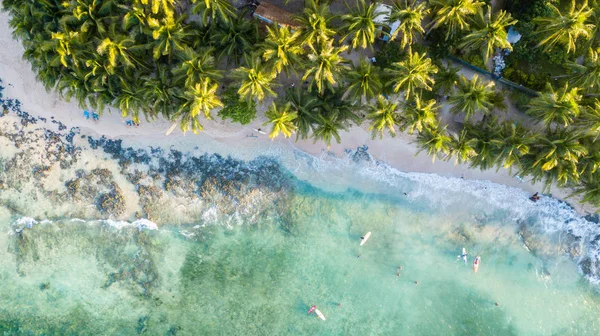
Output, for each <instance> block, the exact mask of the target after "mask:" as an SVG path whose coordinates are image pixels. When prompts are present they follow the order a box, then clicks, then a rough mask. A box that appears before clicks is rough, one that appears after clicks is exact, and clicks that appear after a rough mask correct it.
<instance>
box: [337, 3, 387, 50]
mask: <svg viewBox="0 0 600 336" xmlns="http://www.w3.org/2000/svg"><path fill="white" fill-rule="evenodd" d="M378 5H379V4H378V3H377V2H372V3H371V4H370V5H368V6H367V4H366V3H365V0H357V2H356V8H355V9H350V13H348V14H345V15H342V21H344V25H343V26H342V28H341V30H342V31H345V32H346V35H344V36H343V37H342V40H345V39H346V38H348V37H349V36H352V39H351V44H352V49H358V47H361V48H363V49H366V48H367V47H371V45H372V44H373V43H374V42H375V31H376V30H377V28H376V27H375V20H376V19H377V18H378V17H379V16H381V15H382V13H381V12H378V11H377V6H378Z"/></svg>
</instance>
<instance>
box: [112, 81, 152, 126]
mask: <svg viewBox="0 0 600 336" xmlns="http://www.w3.org/2000/svg"><path fill="white" fill-rule="evenodd" d="M115 105H117V106H118V107H119V109H120V110H121V115H122V116H123V117H126V116H128V115H131V117H132V119H133V121H134V122H135V123H136V124H137V123H139V122H140V116H139V114H140V112H142V113H144V115H145V116H146V118H148V117H152V115H151V114H150V113H149V111H148V109H147V106H148V103H147V102H146V101H145V100H144V88H143V87H141V86H139V85H137V83H134V84H132V85H129V84H127V83H126V82H123V87H122V90H121V92H120V94H119V95H118V96H117V98H116V99H115Z"/></svg>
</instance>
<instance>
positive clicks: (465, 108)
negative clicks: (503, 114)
mask: <svg viewBox="0 0 600 336" xmlns="http://www.w3.org/2000/svg"><path fill="white" fill-rule="evenodd" d="M457 84H458V85H457V87H456V88H457V90H456V92H455V93H454V94H453V95H451V96H450V101H449V102H450V104H452V107H451V108H450V112H452V113H454V114H457V113H461V112H462V113H464V114H465V121H467V120H469V119H470V118H471V117H472V116H473V115H474V114H475V113H483V114H484V115H486V114H488V113H490V112H491V111H492V109H493V108H494V96H496V91H495V90H494V83H493V82H487V83H484V82H483V81H481V80H480V79H479V76H477V75H475V76H473V79H472V80H468V79H466V78H465V76H461V77H460V79H459V81H458V83H457Z"/></svg>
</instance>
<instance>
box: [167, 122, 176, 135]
mask: <svg viewBox="0 0 600 336" xmlns="http://www.w3.org/2000/svg"><path fill="white" fill-rule="evenodd" d="M175 127H177V123H174V124H173V125H171V127H170V128H169V129H168V130H167V132H166V133H165V135H169V134H171V132H173V131H174V130H175Z"/></svg>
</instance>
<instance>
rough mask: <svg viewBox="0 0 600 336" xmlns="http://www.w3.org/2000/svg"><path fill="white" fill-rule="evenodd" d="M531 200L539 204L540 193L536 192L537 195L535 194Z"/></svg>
mask: <svg viewBox="0 0 600 336" xmlns="http://www.w3.org/2000/svg"><path fill="white" fill-rule="evenodd" d="M529 199H530V200H531V201H532V202H537V201H539V200H540V196H539V195H538V193H537V192H536V193H535V194H533V195H532V196H531V197H529Z"/></svg>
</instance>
